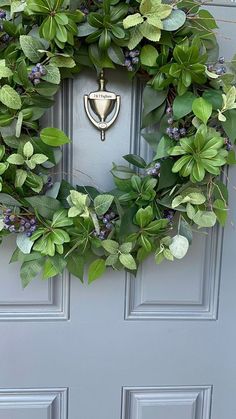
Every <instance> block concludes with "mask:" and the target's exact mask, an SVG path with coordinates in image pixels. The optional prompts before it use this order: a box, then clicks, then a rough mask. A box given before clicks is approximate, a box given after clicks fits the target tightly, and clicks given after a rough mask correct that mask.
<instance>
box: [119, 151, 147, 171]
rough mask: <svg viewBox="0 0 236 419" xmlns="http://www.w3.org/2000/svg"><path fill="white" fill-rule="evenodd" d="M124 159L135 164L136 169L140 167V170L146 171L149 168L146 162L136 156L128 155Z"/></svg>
mask: <svg viewBox="0 0 236 419" xmlns="http://www.w3.org/2000/svg"><path fill="white" fill-rule="evenodd" d="M123 158H124V159H125V160H126V161H127V162H128V163H130V164H133V165H134V166H136V167H139V168H140V169H144V168H145V167H146V166H147V163H146V162H145V160H144V159H143V158H142V157H140V156H138V155H136V154H126V155H125V156H123Z"/></svg>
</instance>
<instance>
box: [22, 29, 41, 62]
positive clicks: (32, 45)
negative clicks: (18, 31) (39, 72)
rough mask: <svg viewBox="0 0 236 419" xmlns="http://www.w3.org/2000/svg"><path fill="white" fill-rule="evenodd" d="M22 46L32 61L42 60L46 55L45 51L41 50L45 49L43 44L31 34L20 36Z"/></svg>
mask: <svg viewBox="0 0 236 419" xmlns="http://www.w3.org/2000/svg"><path fill="white" fill-rule="evenodd" d="M20 46H21V48H22V50H23V52H24V54H25V56H26V57H27V58H29V60H30V61H32V63H37V62H38V61H40V60H41V58H42V57H43V55H44V52H40V51H39V50H44V46H43V44H42V43H41V42H40V41H39V40H38V39H36V38H33V37H32V36H29V35H21V36H20Z"/></svg>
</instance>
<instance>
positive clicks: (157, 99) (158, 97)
mask: <svg viewBox="0 0 236 419" xmlns="http://www.w3.org/2000/svg"><path fill="white" fill-rule="evenodd" d="M165 99H166V92H165V91H161V92H158V91H156V90H154V89H153V88H152V87H150V86H148V85H147V86H146V87H145V89H144V91H143V117H144V116H146V115H147V114H149V113H150V112H152V111H153V110H154V109H156V108H158V107H159V106H161V105H162V103H163V102H164V101H165Z"/></svg>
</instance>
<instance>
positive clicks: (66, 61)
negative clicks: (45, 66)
mask: <svg viewBox="0 0 236 419" xmlns="http://www.w3.org/2000/svg"><path fill="white" fill-rule="evenodd" d="M50 64H51V65H53V66H55V67H65V68H73V67H75V65H76V64H75V61H74V60H73V58H72V57H64V56H62V55H56V56H55V57H52V58H51V60H50Z"/></svg>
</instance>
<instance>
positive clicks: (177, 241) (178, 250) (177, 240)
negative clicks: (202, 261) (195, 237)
mask: <svg viewBox="0 0 236 419" xmlns="http://www.w3.org/2000/svg"><path fill="white" fill-rule="evenodd" d="M169 248H170V251H171V253H172V255H173V256H174V257H175V258H176V259H182V258H183V257H184V256H185V255H186V253H187V251H188V248H189V242H188V240H187V239H186V237H184V236H180V235H179V234H178V235H177V236H174V237H173V239H172V243H171V244H170V246H169Z"/></svg>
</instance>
